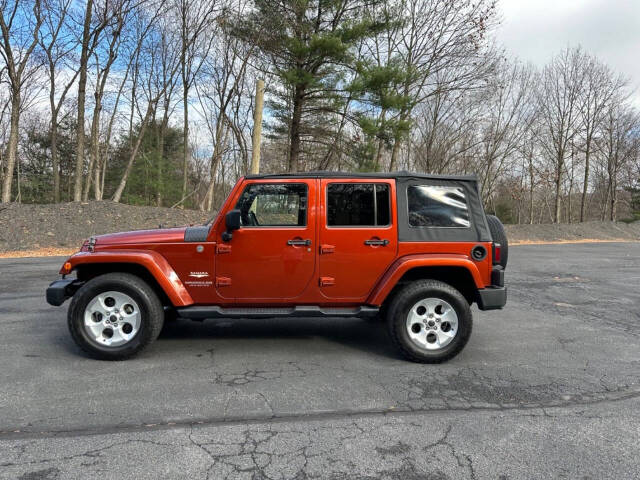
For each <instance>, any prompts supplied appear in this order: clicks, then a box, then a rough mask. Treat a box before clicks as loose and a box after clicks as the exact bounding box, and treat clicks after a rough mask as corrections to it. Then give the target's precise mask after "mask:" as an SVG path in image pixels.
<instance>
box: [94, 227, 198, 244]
mask: <svg viewBox="0 0 640 480" xmlns="http://www.w3.org/2000/svg"><path fill="white" fill-rule="evenodd" d="M186 229H187V227H178V228H156V229H154V230H134V231H132V232H119V233H108V234H106V235H96V236H95V237H94V238H95V239H96V245H122V244H140V243H170V242H171V243H175V242H183V241H184V232H185V230H186Z"/></svg>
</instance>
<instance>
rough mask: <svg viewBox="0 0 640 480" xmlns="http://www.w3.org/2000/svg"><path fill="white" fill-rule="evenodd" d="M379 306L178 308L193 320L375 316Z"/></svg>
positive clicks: (177, 311)
mask: <svg viewBox="0 0 640 480" xmlns="http://www.w3.org/2000/svg"><path fill="white" fill-rule="evenodd" d="M378 311H379V308H378V307H369V306H362V307H356V308H339V307H319V306H316V305H303V306H298V307H273V308H270V307H256V308H248V307H245V308H228V307H220V306H200V305H197V306H192V307H181V308H176V313H177V315H178V317H181V318H189V319H192V320H204V319H206V318H274V317H373V316H375V315H377V314H378Z"/></svg>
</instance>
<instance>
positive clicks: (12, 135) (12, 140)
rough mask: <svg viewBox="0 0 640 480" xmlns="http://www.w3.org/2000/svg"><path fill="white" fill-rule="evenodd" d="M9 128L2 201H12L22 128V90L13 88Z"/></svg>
mask: <svg viewBox="0 0 640 480" xmlns="http://www.w3.org/2000/svg"><path fill="white" fill-rule="evenodd" d="M10 125H11V126H10V130H9V144H8V145H7V155H6V158H7V168H6V170H5V175H4V179H3V182H2V203H9V202H10V201H11V182H12V181H13V169H14V168H15V165H16V157H17V153H18V129H19V128H20V91H16V90H15V89H14V90H13V92H12V94H11V124H10Z"/></svg>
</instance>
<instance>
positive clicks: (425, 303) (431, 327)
mask: <svg viewBox="0 0 640 480" xmlns="http://www.w3.org/2000/svg"><path fill="white" fill-rule="evenodd" d="M406 326H407V333H408V334H409V338H410V339H411V341H412V342H413V343H414V344H415V345H417V346H418V347H420V348H423V349H425V350H439V349H441V348H444V347H446V346H447V345H449V344H450V343H451V341H452V340H453V339H454V338H455V336H456V334H457V333H458V314H457V313H456V311H455V310H454V308H453V307H452V306H451V305H450V304H449V303H448V302H446V301H444V300H442V299H441V298H424V299H422V300H420V301H419V302H417V303H416V304H415V305H414V306H413V307H411V310H409V314H408V315H407V322H406Z"/></svg>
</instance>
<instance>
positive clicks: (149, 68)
mask: <svg viewBox="0 0 640 480" xmlns="http://www.w3.org/2000/svg"><path fill="white" fill-rule="evenodd" d="M148 21H150V22H155V21H156V17H153V18H151V19H149V20H148ZM141 30H142V31H143V32H145V33H144V36H142V37H140V40H139V42H140V46H141V48H138V49H137V51H136V61H135V63H134V64H133V67H132V68H133V75H132V78H133V81H134V87H135V84H136V83H138V82H139V87H140V88H141V89H142V92H143V95H142V99H143V100H144V105H145V107H144V108H145V110H144V114H143V113H142V111H141V110H140V109H139V99H137V98H136V97H135V95H134V96H132V102H133V105H132V109H135V110H136V111H137V112H138V117H139V119H140V122H139V124H138V131H137V134H136V135H135V138H134V136H133V127H132V126H131V127H130V130H129V136H130V138H131V142H132V143H131V151H130V152H129V159H128V161H127V164H126V166H125V170H124V172H123V174H122V177H121V179H120V182H119V184H118V187H117V188H116V190H115V192H114V194H113V198H112V200H113V201H114V202H120V199H121V198H122V194H123V192H124V189H125V187H126V186H127V180H128V179H129V174H130V173H131V169H132V168H133V164H134V162H135V160H136V158H137V156H138V151H139V149H140V145H141V143H142V139H143V138H144V135H145V132H146V130H147V127H148V126H149V122H150V121H151V119H152V118H153V117H154V116H155V114H156V111H157V108H158V103H159V102H160V99H161V98H163V96H164V95H165V92H166V89H167V88H169V87H171V83H170V82H167V81H165V80H164V78H173V76H174V75H176V74H177V72H178V68H179V67H180V62H179V61H175V62H174V65H173V68H172V69H171V70H170V72H169V73H168V74H167V73H165V74H164V75H163V73H162V69H163V68H166V66H167V64H166V63H165V62H166V57H163V46H166V44H163V35H162V32H161V31H158V28H153V29H148V28H144V27H143V28H142V29H141ZM132 91H133V92H136V91H137V89H136V88H133V89H132ZM130 123H131V125H133V114H132V116H131V118H130Z"/></svg>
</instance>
